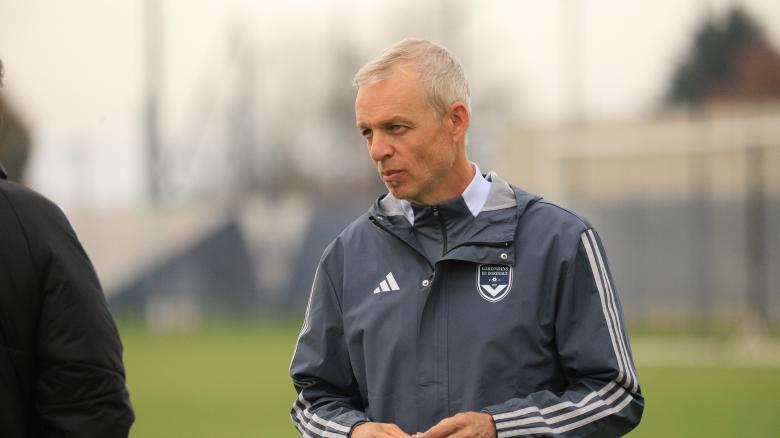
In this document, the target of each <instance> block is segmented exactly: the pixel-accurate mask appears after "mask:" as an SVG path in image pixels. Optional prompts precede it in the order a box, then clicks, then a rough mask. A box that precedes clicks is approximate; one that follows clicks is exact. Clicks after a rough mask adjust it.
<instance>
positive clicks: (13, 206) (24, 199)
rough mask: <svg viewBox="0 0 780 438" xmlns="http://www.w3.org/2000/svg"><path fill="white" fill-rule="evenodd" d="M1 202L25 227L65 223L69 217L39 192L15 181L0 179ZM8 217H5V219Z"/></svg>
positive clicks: (5, 209)
mask: <svg viewBox="0 0 780 438" xmlns="http://www.w3.org/2000/svg"><path fill="white" fill-rule="evenodd" d="M0 204H3V205H4V207H5V208H4V209H3V210H4V211H6V212H9V213H12V214H13V216H14V219H15V220H16V221H18V222H19V223H20V224H21V225H22V226H24V227H25V228H28V227H31V226H36V227H38V226H44V227H45V226H48V225H53V224H65V223H67V219H66V218H65V214H64V213H63V212H62V210H61V209H60V208H59V207H58V206H57V205H56V204H54V203H53V202H52V201H50V200H49V199H47V198H46V197H44V196H43V195H41V194H39V193H38V192H36V191H34V190H32V189H29V188H27V187H24V186H22V185H20V184H16V183H14V182H10V181H5V180H0ZM5 220H8V218H4V221H5Z"/></svg>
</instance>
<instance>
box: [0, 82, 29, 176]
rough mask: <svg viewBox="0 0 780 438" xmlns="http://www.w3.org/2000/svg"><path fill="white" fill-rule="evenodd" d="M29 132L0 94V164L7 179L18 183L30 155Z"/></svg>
mask: <svg viewBox="0 0 780 438" xmlns="http://www.w3.org/2000/svg"><path fill="white" fill-rule="evenodd" d="M30 143H31V141H30V131H29V129H28V128H27V125H26V124H25V123H24V121H23V120H22V118H21V117H20V116H19V114H18V113H17V112H16V111H15V110H14V108H13V107H12V106H11V105H10V103H9V102H8V99H6V98H5V97H3V95H2V94H0V163H3V167H5V170H6V171H7V172H8V178H9V179H10V180H12V181H17V182H20V181H22V179H23V177H24V169H25V165H26V164H27V158H28V157H29V155H30Z"/></svg>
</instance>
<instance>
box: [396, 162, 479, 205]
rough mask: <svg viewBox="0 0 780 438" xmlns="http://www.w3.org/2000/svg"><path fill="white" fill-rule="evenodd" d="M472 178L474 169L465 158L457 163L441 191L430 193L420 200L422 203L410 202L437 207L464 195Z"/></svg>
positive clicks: (443, 183)
mask: <svg viewBox="0 0 780 438" xmlns="http://www.w3.org/2000/svg"><path fill="white" fill-rule="evenodd" d="M472 178H474V168H473V167H472V166H471V163H469V160H468V159H467V158H466V157H463V158H461V159H459V160H458V161H456V163H455V165H454V166H453V167H452V170H451V171H450V173H449V174H448V175H447V177H446V178H445V179H444V180H443V181H441V182H440V183H439V185H438V187H439V188H440V190H437V191H434V192H432V193H430V194H429V195H428V196H426V197H425V198H423V199H420V200H419V201H420V202H416V201H413V200H410V201H411V202H412V203H415V204H421V205H436V204H438V203H440V202H443V201H446V200H448V199H452V198H454V197H456V196H458V195H460V194H462V193H463V191H464V190H466V187H468V186H469V183H470V182H471V179H472Z"/></svg>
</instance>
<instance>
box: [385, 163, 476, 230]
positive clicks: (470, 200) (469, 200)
mask: <svg viewBox="0 0 780 438" xmlns="http://www.w3.org/2000/svg"><path fill="white" fill-rule="evenodd" d="M469 163H470V164H471V166H472V167H473V168H474V178H471V182H470V183H469V185H468V187H466V190H464V191H463V193H461V196H463V200H464V201H465V202H466V206H467V207H468V208H469V211H470V212H471V215H472V216H474V217H477V215H478V214H479V212H480V211H482V207H483V206H484V205H485V202H486V201H487V197H488V192H490V182H488V180H486V179H485V177H484V176H482V173H481V172H480V171H479V166H477V163H474V162H473V161H470V162H469ZM398 201H399V204H400V205H401V211H403V212H404V216H406V220H408V221H409V223H410V224H412V225H414V210H412V204H411V203H410V202H409V201H407V200H404V199H399V200H398Z"/></svg>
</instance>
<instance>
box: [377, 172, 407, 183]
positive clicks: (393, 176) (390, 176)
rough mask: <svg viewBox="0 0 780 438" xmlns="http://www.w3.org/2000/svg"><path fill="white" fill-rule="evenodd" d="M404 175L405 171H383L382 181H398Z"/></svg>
mask: <svg viewBox="0 0 780 438" xmlns="http://www.w3.org/2000/svg"><path fill="white" fill-rule="evenodd" d="M403 173H404V171H403V170H383V171H382V179H383V180H384V181H386V182H393V181H398V180H399V179H400V178H401V175H403Z"/></svg>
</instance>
